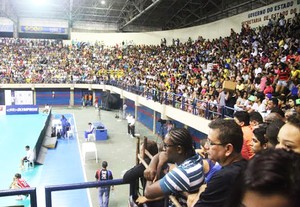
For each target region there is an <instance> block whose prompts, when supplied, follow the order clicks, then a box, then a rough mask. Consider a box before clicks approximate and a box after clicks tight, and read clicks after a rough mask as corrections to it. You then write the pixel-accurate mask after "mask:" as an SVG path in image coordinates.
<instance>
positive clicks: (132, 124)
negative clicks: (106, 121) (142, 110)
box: [130, 116, 135, 138]
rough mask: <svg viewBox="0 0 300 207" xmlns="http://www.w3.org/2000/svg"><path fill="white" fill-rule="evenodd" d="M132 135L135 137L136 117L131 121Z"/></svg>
mask: <svg viewBox="0 0 300 207" xmlns="http://www.w3.org/2000/svg"><path fill="white" fill-rule="evenodd" d="M130 134H131V138H133V137H135V116H132V118H131V119H130Z"/></svg>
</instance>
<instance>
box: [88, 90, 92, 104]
mask: <svg viewBox="0 0 300 207" xmlns="http://www.w3.org/2000/svg"><path fill="white" fill-rule="evenodd" d="M92 103H93V95H92V94H91V93H90V94H89V95H88V105H89V106H92Z"/></svg>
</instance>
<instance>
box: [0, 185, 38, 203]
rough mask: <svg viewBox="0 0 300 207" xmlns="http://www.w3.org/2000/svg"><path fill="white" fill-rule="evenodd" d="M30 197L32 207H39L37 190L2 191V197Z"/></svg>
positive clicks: (0, 191)
mask: <svg viewBox="0 0 300 207" xmlns="http://www.w3.org/2000/svg"><path fill="white" fill-rule="evenodd" d="M27 194H29V195H30V204H31V207H37V200H36V188H22V189H7V190H0V197H4V196H13V195H27Z"/></svg>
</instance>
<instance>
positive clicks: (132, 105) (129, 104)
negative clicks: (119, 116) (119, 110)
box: [125, 99, 144, 124]
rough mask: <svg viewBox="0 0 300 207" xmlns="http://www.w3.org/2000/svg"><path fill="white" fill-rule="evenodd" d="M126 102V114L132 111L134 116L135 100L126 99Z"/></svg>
mask: <svg viewBox="0 0 300 207" xmlns="http://www.w3.org/2000/svg"><path fill="white" fill-rule="evenodd" d="M125 103H126V105H127V109H126V114H129V113H130V114H131V115H132V116H134V108H135V103H134V101H132V100H129V99H126V101H125ZM143 124H144V123H143Z"/></svg>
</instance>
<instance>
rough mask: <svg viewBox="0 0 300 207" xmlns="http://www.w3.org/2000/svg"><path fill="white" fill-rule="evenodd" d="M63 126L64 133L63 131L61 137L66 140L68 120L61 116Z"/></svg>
mask: <svg viewBox="0 0 300 207" xmlns="http://www.w3.org/2000/svg"><path fill="white" fill-rule="evenodd" d="M60 121H61V125H62V131H61V137H62V138H65V137H66V136H67V127H68V125H69V124H68V120H67V118H66V117H65V116H64V115H61V119H60Z"/></svg>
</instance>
